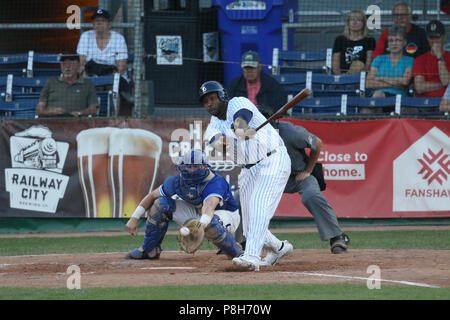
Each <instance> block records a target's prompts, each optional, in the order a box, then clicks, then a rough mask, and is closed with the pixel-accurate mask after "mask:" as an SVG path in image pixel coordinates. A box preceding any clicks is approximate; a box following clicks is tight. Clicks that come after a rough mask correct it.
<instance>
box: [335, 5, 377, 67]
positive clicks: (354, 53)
mask: <svg viewBox="0 0 450 320" xmlns="http://www.w3.org/2000/svg"><path fill="white" fill-rule="evenodd" d="M366 23H367V19H366V15H365V14H364V12H362V11H361V10H352V11H351V12H350V14H349V15H348V17H347V22H346V23H345V28H344V34H343V35H340V36H338V37H337V38H336V39H335V40H334V45H333V58H332V63H331V69H332V71H333V73H334V74H342V73H348V74H353V73H360V72H361V71H364V70H365V71H367V70H369V66H370V63H371V61H372V52H373V49H374V48H375V39H374V38H372V37H370V36H367V24H366Z"/></svg>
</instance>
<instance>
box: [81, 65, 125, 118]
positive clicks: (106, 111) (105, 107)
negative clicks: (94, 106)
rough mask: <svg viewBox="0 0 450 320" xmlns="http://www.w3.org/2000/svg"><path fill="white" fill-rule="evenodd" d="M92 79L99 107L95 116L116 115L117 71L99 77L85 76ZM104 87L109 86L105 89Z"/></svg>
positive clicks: (117, 96)
mask: <svg viewBox="0 0 450 320" xmlns="http://www.w3.org/2000/svg"><path fill="white" fill-rule="evenodd" d="M86 78H87V79H90V80H92V82H93V83H94V86H95V87H96V88H97V96H98V97H99V108H98V112H97V116H100V117H110V116H117V114H118V104H119V80H120V75H119V74H118V73H116V74H114V75H108V76H100V77H86ZM105 87H107V88H111V89H107V90H105Z"/></svg>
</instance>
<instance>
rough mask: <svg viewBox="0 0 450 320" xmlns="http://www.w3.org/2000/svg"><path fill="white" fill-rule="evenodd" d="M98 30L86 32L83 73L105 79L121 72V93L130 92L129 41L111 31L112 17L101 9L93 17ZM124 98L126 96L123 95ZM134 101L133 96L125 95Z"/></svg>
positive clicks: (80, 51)
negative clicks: (104, 77)
mask: <svg viewBox="0 0 450 320" xmlns="http://www.w3.org/2000/svg"><path fill="white" fill-rule="evenodd" d="M92 23H93V26H94V30H89V31H86V32H83V34H82V35H81V37H80V41H79V42H78V47H77V53H78V54H79V55H80V61H81V70H82V71H83V74H84V75H87V76H103V75H108V74H113V73H116V72H119V73H120V75H121V79H120V83H119V92H121V95H122V93H123V92H128V91H129V90H130V79H129V78H128V75H127V59H128V49H127V44H126V42H125V38H124V37H123V36H122V35H121V34H120V33H117V32H115V31H112V30H111V25H112V22H111V16H110V14H109V12H108V11H106V10H102V9H99V10H97V11H95V13H94V14H93V15H92ZM122 97H124V95H122ZM125 98H127V99H128V100H129V99H130V95H129V94H128V95H125Z"/></svg>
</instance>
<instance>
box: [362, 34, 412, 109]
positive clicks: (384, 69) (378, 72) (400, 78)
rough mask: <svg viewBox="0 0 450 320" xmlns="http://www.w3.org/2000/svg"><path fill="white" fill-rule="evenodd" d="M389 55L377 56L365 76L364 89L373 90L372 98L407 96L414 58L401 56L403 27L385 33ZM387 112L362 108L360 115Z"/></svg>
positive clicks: (403, 37)
mask: <svg viewBox="0 0 450 320" xmlns="http://www.w3.org/2000/svg"><path fill="white" fill-rule="evenodd" d="M387 41H388V48H389V54H383V55H381V56H377V57H376V58H375V59H374V60H373V62H372V65H371V66H370V71H369V74H368V75H367V81H366V88H368V89H375V91H374V93H373V95H372V97H375V98H384V97H387V96H395V95H398V94H400V95H402V96H406V95H407V94H408V86H409V84H410V82H411V77H412V68H413V65H414V58H412V57H408V56H405V55H403V48H404V47H405V45H406V30H405V28H403V27H399V26H393V27H391V28H389V30H388V33H387ZM382 111H384V112H388V111H391V110H381V108H374V109H369V108H362V109H361V113H371V112H378V113H379V112H382Z"/></svg>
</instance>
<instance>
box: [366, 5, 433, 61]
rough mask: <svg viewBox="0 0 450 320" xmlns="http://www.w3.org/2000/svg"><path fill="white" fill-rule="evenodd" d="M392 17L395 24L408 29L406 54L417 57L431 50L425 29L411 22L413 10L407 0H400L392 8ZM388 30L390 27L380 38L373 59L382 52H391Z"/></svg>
mask: <svg viewBox="0 0 450 320" xmlns="http://www.w3.org/2000/svg"><path fill="white" fill-rule="evenodd" d="M392 17H393V20H394V25H395V26H399V27H403V28H405V30H406V46H405V48H404V52H403V54H404V55H406V56H409V57H413V58H417V57H418V56H420V55H422V54H424V53H425V52H427V51H428V50H430V46H429V45H428V42H427V37H426V34H425V31H424V30H423V29H422V28H421V27H419V26H416V25H415V24H412V23H411V19H412V12H411V8H410V7H409V6H408V4H407V3H406V2H398V3H397V4H395V5H394V7H393V8H392ZM387 32H388V29H387V28H386V29H384V30H383V32H382V33H381V35H380V37H379V38H378V42H377V46H376V47H375V51H374V52H373V59H375V57H377V56H380V55H382V54H387V53H389V52H388V50H389V49H388V43H387V41H386V40H387Z"/></svg>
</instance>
